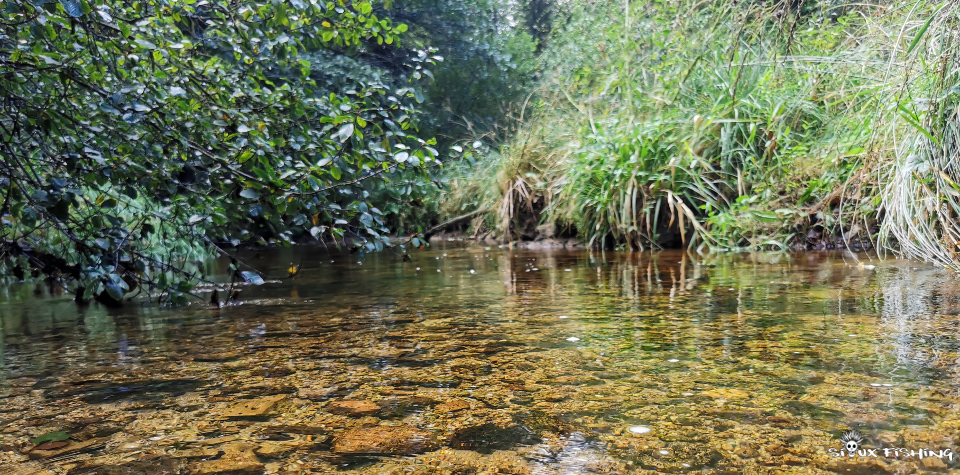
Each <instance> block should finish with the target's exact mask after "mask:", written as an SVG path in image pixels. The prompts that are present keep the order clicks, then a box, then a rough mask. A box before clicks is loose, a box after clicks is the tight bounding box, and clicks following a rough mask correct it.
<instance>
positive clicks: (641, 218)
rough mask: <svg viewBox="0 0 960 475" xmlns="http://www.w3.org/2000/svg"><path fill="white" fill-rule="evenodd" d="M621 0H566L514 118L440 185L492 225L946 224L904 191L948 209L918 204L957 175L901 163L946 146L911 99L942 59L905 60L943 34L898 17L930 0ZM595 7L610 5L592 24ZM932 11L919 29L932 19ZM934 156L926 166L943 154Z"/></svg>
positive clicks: (747, 235) (859, 241)
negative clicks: (538, 78)
mask: <svg viewBox="0 0 960 475" xmlns="http://www.w3.org/2000/svg"><path fill="white" fill-rule="evenodd" d="M637 3H638V4H629V3H628V4H626V5H625V4H623V3H620V2H616V3H610V4H607V3H604V4H602V5H596V6H595V7H594V8H597V10H596V11H592V10H590V9H589V8H587V7H584V8H582V9H581V10H580V11H578V12H576V15H579V17H577V18H581V19H583V20H581V21H579V22H578V21H574V20H571V21H570V22H568V25H570V26H568V29H567V30H563V29H561V30H559V31H558V32H557V33H556V36H557V38H556V39H554V40H553V41H552V43H551V44H552V45H553V48H555V49H556V51H554V52H553V53H551V54H545V55H544V56H542V57H541V59H542V61H543V63H544V64H543V68H544V77H545V78H546V79H545V80H544V82H543V84H542V86H541V88H540V90H539V91H538V92H537V93H536V94H535V95H534V96H533V97H532V99H530V100H529V101H528V102H529V106H526V105H525V107H524V108H523V113H524V114H525V115H526V120H524V121H522V123H521V126H520V131H519V132H518V133H517V134H516V135H515V136H514V137H513V138H512V139H511V140H510V141H508V142H507V143H506V144H504V145H503V146H502V147H501V149H500V151H499V153H498V154H496V155H491V156H489V157H487V160H488V161H487V162H486V164H485V165H484V166H481V167H478V168H475V169H473V170H472V172H468V173H465V174H461V175H460V176H459V177H458V180H457V183H455V184H454V186H453V187H452V191H453V193H452V195H453V196H454V197H455V199H454V200H453V202H454V203H457V204H458V206H460V207H461V208H468V207H470V206H473V205H474V204H475V205H476V206H480V205H481V203H480V202H481V201H482V202H484V203H496V204H497V205H496V206H490V207H489V209H490V216H489V217H488V218H487V220H486V221H485V225H486V226H489V227H492V228H496V229H498V230H499V231H500V233H502V236H504V237H507V238H510V239H519V238H523V237H524V233H526V232H527V229H528V228H529V226H527V227H526V228H524V227H523V226H522V225H521V224H522V223H521V222H522V221H524V220H526V221H529V220H530V219H535V220H537V222H538V223H548V224H556V225H558V226H559V227H560V228H561V229H568V230H570V231H571V232H575V233H577V234H578V235H580V237H581V238H582V239H584V240H585V241H587V242H588V243H590V244H593V245H606V246H611V245H619V246H624V247H629V248H632V249H646V248H656V247H667V246H670V247H673V246H684V245H685V246H694V247H700V246H705V247H710V248H713V249H718V248H720V249H743V248H757V247H760V248H778V249H787V248H797V247H803V246H807V247H811V246H812V247H817V246H819V247H828V246H833V245H838V246H846V247H869V246H871V245H873V244H874V243H873V242H871V241H870V239H869V238H872V237H874V236H875V235H876V234H877V233H876V231H877V230H878V228H879V227H880V226H881V225H883V226H884V227H883V229H884V232H883V233H881V234H880V237H881V238H882V239H883V240H882V242H881V243H882V244H884V245H886V246H891V245H893V244H894V243H897V242H904V241H910V240H911V239H912V238H911V237H910V236H911V235H912V234H917V233H921V234H925V235H927V236H934V238H933V239H934V240H936V239H939V237H936V236H944V237H945V236H950V238H951V239H954V238H957V239H955V240H954V242H958V241H960V228H956V229H955V228H953V227H952V224H950V223H952V221H950V219H949V216H950V215H942V213H940V215H941V216H940V218H939V219H940V220H941V222H940V224H938V225H937V226H939V227H937V228H935V229H932V228H927V229H924V228H916V229H910V227H911V226H917V225H914V224H909V223H913V221H912V220H913V219H914V218H915V217H916V216H917V215H918V213H919V214H921V215H922V211H923V210H921V209H918V208H917V207H918V206H921V207H922V206H927V207H930V206H932V208H931V209H938V208H937V206H940V207H941V208H948V209H951V210H960V207H955V206H954V203H953V202H952V201H950V202H948V203H946V204H943V205H932V204H929V203H928V204H924V203H927V202H929V201H930V200H933V201H936V200H942V198H943V196H944V195H949V196H951V197H952V196H954V195H953V193H956V192H957V191H958V190H960V188H958V187H957V185H956V183H960V179H954V178H952V171H945V172H944V173H945V174H946V175H947V178H943V176H942V175H941V174H937V173H933V174H930V175H929V177H928V178H927V179H929V180H942V181H940V182H937V183H936V185H937V186H936V187H930V186H929V185H927V186H926V187H924V182H923V180H920V181H917V182H914V181H911V180H912V179H909V176H912V175H911V174H912V171H910V172H908V171H905V170H912V168H911V167H913V168H916V166H917V165H916V163H915V162H916V160H917V158H916V157H919V156H923V157H940V159H939V160H940V162H944V161H949V158H947V157H949V156H950V153H951V152H952V150H953V149H952V148H949V147H947V148H944V147H945V146H944V145H943V144H944V143H952V142H950V140H952V139H949V140H948V138H944V139H943V140H939V139H935V138H931V137H930V136H932V135H933V134H931V133H929V132H928V131H927V128H928V127H929V126H930V125H932V124H933V122H932V119H931V117H933V116H932V115H931V114H930V112H927V111H920V112H916V111H914V112H911V111H913V107H914V105H916V104H919V103H921V102H923V101H925V100H926V99H922V98H920V97H917V96H922V97H924V98H926V97H930V95H929V94H928V92H934V91H936V90H939V91H941V93H942V92H944V91H950V89H949V87H953V85H954V84H956V82H955V81H954V79H953V76H951V75H954V74H956V73H955V72H954V71H953V70H949V72H947V71H948V70H940V69H936V71H939V73H938V75H932V76H931V75H927V76H926V77H928V78H929V79H920V78H919V77H918V75H919V76H923V75H924V74H926V73H925V71H926V72H931V71H934V69H935V68H939V66H935V64H943V61H941V63H934V62H928V61H924V58H927V57H930V54H931V52H932V51H935V50H936V51H941V52H942V51H945V49H944V48H945V46H944V42H945V41H947V38H949V37H950V35H949V34H947V33H946V30H944V32H943V33H941V36H942V39H941V40H938V41H939V42H940V43H938V44H936V45H934V44H930V43H929V42H928V39H927V38H926V37H925V36H923V35H929V31H926V30H924V29H923V24H917V22H916V21H914V20H912V18H918V17H922V16H923V14H925V13H930V14H932V13H933V10H934V9H935V6H928V5H925V4H918V3H912V4H909V5H908V4H898V5H892V6H883V5H874V6H864V5H861V6H857V7H855V8H854V7H849V8H846V9H845V10H844V9H827V8H822V9H820V10H819V11H820V13H816V11H814V12H813V13H811V10H810V9H807V10H804V11H794V10H791V8H790V6H789V5H788V4H778V5H775V6H773V7H766V6H763V5H762V4H760V3H746V4H743V3H741V4H736V5H735V4H733V3H731V2H721V1H716V2H687V1H682V0H681V1H679V2H643V3H639V2H637ZM611 9H618V11H620V12H622V18H623V20H622V21H621V22H619V23H617V24H614V25H607V26H605V27H600V24H599V23H598V22H596V21H594V19H596V18H600V17H603V18H609V11H611ZM814 10H815V9H814ZM603 11H605V12H606V15H601V12H603ZM937 11H940V12H941V13H939V15H940V16H938V17H936V18H939V19H938V20H936V21H934V22H933V23H931V24H932V25H933V26H932V27H931V26H928V27H927V29H928V30H929V29H930V28H933V27H937V28H940V29H943V28H946V25H948V23H949V22H948V21H947V20H946V19H945V18H941V17H943V16H944V14H943V13H942V7H941V9H940V10H937ZM952 11H955V10H952ZM591 22H592V23H591ZM585 25H587V26H589V25H592V26H591V27H585ZM897 25H899V28H897V27H896V26H897ZM931 31H932V30H931ZM584 32H587V33H584ZM591 32H593V33H591ZM584 35H586V38H584ZM565 38H566V41H565V40H564V39H565ZM571 38H576V39H577V40H579V41H574V40H573V39H571ZM950 47H951V48H952V47H953V46H952V45H951V46H950ZM937 54H939V55H940V56H937V58H944V57H946V56H943V54H946V53H937ZM923 55H926V56H923ZM571 57H573V58H580V59H579V60H577V61H571V60H570V58H571ZM949 58H950V59H951V61H952V58H953V57H952V56H949ZM950 64H951V65H952V64H953V63H950ZM924 68H927V69H924ZM948 69H949V68H948ZM949 97H954V96H953V95H951V96H949ZM941 102H943V101H941ZM946 102H949V100H946ZM937 107H939V108H941V109H943V107H944V106H942V105H939V106H937ZM937 117H941V119H940V120H941V121H943V120H945V119H943V117H946V114H944V113H940V114H939V116H937ZM950 120H953V119H950ZM951 123H952V122H951ZM941 128H944V127H942V126H941ZM947 129H949V128H944V132H943V134H944V137H952V136H953V135H950V134H951V132H949V131H947ZM951 130H952V129H951ZM938 133H939V132H938ZM934 145H936V147H934ZM937 147H939V148H937ZM918 150H921V151H922V150H925V152H922V153H918V152H917V151H918ZM911 153H912V154H913V155H912V156H913V158H911V159H906V158H905V157H907V156H911V155H910V154H911ZM926 160H927V161H930V160H933V158H930V159H926ZM906 162H909V163H912V164H913V165H909V164H906V165H905V164H904V163H906ZM940 162H938V163H939V164H937V163H934V164H932V165H929V167H930V168H929V170H939V171H944V170H952V165H948V164H946V163H940ZM897 177H900V178H899V179H898V178H897ZM948 179H949V180H952V181H947V180H948ZM898 183H899V184H898ZM951 183H953V184H952V185H951ZM891 187H893V188H891ZM479 188H482V189H484V190H485V192H484V194H478V193H475V192H474V190H476V189H479ZM924 194H926V198H923V197H922V196H921V197H918V196H917V195H924ZM491 196H494V198H490V197H491ZM956 196H960V194H958V195H956ZM897 197H899V198H897ZM951 199H952V198H951ZM924 200H927V201H926V202H925V201H924ZM950 212H951V213H955V212H956V211H950ZM524 213H525V214H526V215H529V216H533V218H530V217H527V218H522V216H524ZM934 214H937V213H934ZM518 216H521V218H518ZM898 220H899V221H898ZM904 220H906V221H904ZM894 223H899V224H896V225H894ZM931 223H932V222H931ZM948 224H949V226H948ZM931 225H932V224H931ZM922 246H923V248H921V250H922V249H926V248H931V246H934V244H933V243H930V242H927V243H924V244H922ZM902 249H905V250H907V251H908V252H913V253H914V254H917V255H921V257H924V256H926V255H928V254H930V251H929V250H927V251H925V252H926V254H923V253H919V254H918V253H917V252H916V251H913V250H911V249H912V248H911V247H909V246H905V247H903V248H902ZM958 249H960V248H958ZM950 256H951V257H950V258H951V259H953V257H952V254H951V255H950ZM942 259H946V256H943V257H942Z"/></svg>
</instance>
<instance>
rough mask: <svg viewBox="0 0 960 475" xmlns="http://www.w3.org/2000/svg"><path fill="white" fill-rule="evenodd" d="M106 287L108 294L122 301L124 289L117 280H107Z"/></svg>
mask: <svg viewBox="0 0 960 475" xmlns="http://www.w3.org/2000/svg"><path fill="white" fill-rule="evenodd" d="M104 288H105V289H106V291H107V295H109V296H110V297H113V299H114V300H117V301H120V300H121V299H123V289H121V288H120V285H118V284H117V283H116V282H107V283H106V284H104Z"/></svg>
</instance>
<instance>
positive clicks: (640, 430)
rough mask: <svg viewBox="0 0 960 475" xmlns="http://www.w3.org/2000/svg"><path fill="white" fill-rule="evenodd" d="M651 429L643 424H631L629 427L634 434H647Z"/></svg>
mask: <svg viewBox="0 0 960 475" xmlns="http://www.w3.org/2000/svg"><path fill="white" fill-rule="evenodd" d="M651 431H653V429H651V428H649V427H644V426H633V427H631V428H630V432H632V433H634V434H647V433H649V432H651Z"/></svg>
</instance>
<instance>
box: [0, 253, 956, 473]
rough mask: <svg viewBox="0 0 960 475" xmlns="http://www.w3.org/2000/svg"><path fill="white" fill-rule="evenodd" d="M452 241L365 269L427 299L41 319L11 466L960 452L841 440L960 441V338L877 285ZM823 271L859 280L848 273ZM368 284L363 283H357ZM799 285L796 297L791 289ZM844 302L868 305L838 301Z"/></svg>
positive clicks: (20, 373)
mask: <svg viewBox="0 0 960 475" xmlns="http://www.w3.org/2000/svg"><path fill="white" fill-rule="evenodd" d="M461 252H464V251H461ZM452 254H453V253H452V252H451V253H450V255H446V256H444V255H441V254H440V253H437V254H436V256H432V255H431V256H430V257H438V259H431V260H428V259H426V258H423V257H422V258H421V262H419V263H413V264H410V263H406V264H404V263H399V262H397V263H392V262H390V263H386V264H383V265H382V266H381V267H380V268H378V270H377V271H376V272H373V275H372V276H371V275H366V276H365V277H366V278H367V279H375V278H376V277H377V276H380V278H381V279H383V280H382V281H381V282H380V283H381V284H383V285H385V286H389V285H392V283H393V282H395V281H394V280H391V279H397V272H403V273H404V274H403V275H401V277H403V278H404V279H410V280H413V279H421V282H420V285H421V287H420V288H419V290H418V289H416V288H412V287H403V288H400V289H396V288H394V289H393V290H391V291H390V292H386V293H385V295H374V296H369V292H368V293H367V295H368V296H367V298H364V297H362V296H358V294H351V293H350V292H339V293H337V296H335V297H334V296H331V297H329V298H326V297H324V298H321V297H320V293H319V292H314V293H316V295H309V296H300V295H302V294H304V293H309V292H310V291H307V292H305V291H304V289H305V288H307V287H304V286H303V285H301V286H300V287H299V288H298V289H297V290H296V294H297V296H293V295H292V294H291V296H290V297H288V298H284V299H276V298H275V297H274V298H271V299H266V298H265V299H262V300H255V299H253V300H249V301H247V302H245V304H244V305H240V306H236V307H233V308H226V309H220V310H213V309H209V308H204V307H202V306H200V305H197V306H192V307H191V308H188V309H183V310H170V311H168V312H173V313H176V315H171V314H165V313H163V312H160V313H158V314H157V316H156V317H149V318H147V317H138V318H134V319H127V321H124V320H123V319H122V318H120V319H119V320H118V319H117V317H116V316H112V317H111V318H113V319H114V321H116V322H117V323H116V327H115V328H114V330H113V333H112V335H114V336H115V337H117V338H115V339H114V340H111V339H110V338H106V339H104V338H100V339H99V340H98V339H96V338H92V337H90V336H89V334H87V335H86V336H84V334H83V331H81V330H76V329H74V330H72V331H75V332H76V333H71V332H67V333H66V336H64V334H62V333H61V334H60V335H59V336H58V337H56V338H53V337H51V338H46V337H44V338H40V342H41V343H42V344H38V343H37V338H38V337H37V336H36V335H33V336H31V335H13V336H11V335H9V334H8V335H7V336H6V340H5V341H6V346H5V354H6V367H5V368H6V373H5V374H6V377H5V378H4V379H3V380H2V382H0V401H2V405H0V421H2V424H0V427H2V432H0V467H8V468H9V467H13V468H14V470H16V472H15V473H24V474H26V473H71V474H81V473H98V474H114V473H115V474H129V473H171V474H173V473H197V474H213V473H230V472H242V473H269V474H273V473H290V474H293V473H357V474H390V473H395V474H401V473H403V474H409V473H417V474H467V473H513V474H528V473H531V474H532V473H537V474H540V473H543V474H551V473H557V474H567V473H663V472H666V473H864V474H866V473H914V472H926V471H934V472H935V471H944V472H945V471H949V470H956V468H957V467H958V461H957V456H954V457H953V458H952V459H948V458H945V457H924V458H919V457H916V456H913V457H911V456H909V455H907V456H899V457H891V456H869V455H865V456H861V457H853V458H850V457H838V456H836V455H835V453H832V452H831V449H840V448H842V443H841V442H840V436H841V434H843V433H844V432H846V431H848V430H850V429H852V428H855V429H858V430H860V431H861V432H862V433H863V435H864V440H863V443H862V446H863V447H865V448H871V449H882V448H885V447H886V448H889V447H904V448H908V449H910V448H913V449H920V448H924V449H935V450H940V449H947V448H951V449H952V448H955V447H956V446H957V444H958V443H960V414H958V413H957V411H956V408H957V407H960V397H958V393H957V390H956V388H957V387H960V385H958V383H960V379H958V378H957V374H956V369H955V364H956V361H957V358H958V354H957V347H958V346H957V345H955V343H956V340H955V339H953V337H949V341H946V342H945V341H943V340H942V339H940V340H938V339H929V338H928V339H926V340H924V339H923V338H915V339H912V340H911V343H910V345H908V346H905V345H904V343H903V341H902V339H903V337H904V336H903V335H904V333H903V332H902V331H901V332H900V333H896V331H897V328H898V325H902V324H903V323H904V322H903V321H898V320H897V319H895V318H893V319H890V318H885V317H884V314H883V310H880V311H877V310H876V309H877V308H878V306H877V305H880V307H879V308H882V307H883V305H884V304H883V303H882V302H881V303H879V304H878V302H877V301H876V300H871V301H864V300H860V301H858V300H857V299H856V298H855V299H853V301H849V300H848V301H846V302H843V301H842V300H843V299H844V295H845V292H849V291H851V289H853V288H854V287H857V286H859V285H861V284H864V283H867V284H870V283H871V282H873V279H875V278H876V277H875V276H871V275H863V274H862V271H858V270H856V269H846V268H840V267H838V266H836V263H835V262H834V261H829V260H827V261H824V262H820V263H817V265H816V266H815V269H814V271H813V272H805V273H804V272H800V273H798V274H795V275H796V276H797V278H796V279H795V280H793V281H790V280H780V279H782V277H783V276H784V275H785V273H784V268H783V266H784V265H785V264H776V263H774V264H766V265H764V266H761V267H760V268H759V270H758V269H757V268H756V266H755V264H756V263H750V265H751V266H752V267H753V270H752V271H751V272H749V273H748V277H749V278H747V277H743V276H739V277H738V279H740V283H739V284H736V285H735V286H731V284H730V283H729V282H728V280H729V279H728V278H729V277H730V276H729V273H731V272H733V273H736V272H737V269H738V268H737V266H743V265H744V264H743V263H742V262H738V261H733V262H730V263H721V264H719V268H718V267H717V266H718V265H717V264H714V267H709V266H705V265H701V266H700V267H699V268H698V267H697V266H696V265H695V264H694V263H684V264H683V265H684V266H690V267H689V268H687V269H684V270H681V269H680V268H678V267H677V265H676V264H667V263H666V262H664V265H663V266H661V267H658V268H657V269H656V272H653V268H652V267H650V266H647V265H644V264H649V262H647V263H644V262H634V261H629V260H623V261H618V262H614V264H615V265H613V266H611V265H609V262H608V263H607V264H606V265H596V262H594V261H589V260H583V258H582V256H577V255H573V254H571V255H569V256H566V257H564V256H561V257H553V258H550V259H545V258H543V257H532V259H536V260H533V261H531V260H529V259H531V257H530V256H529V255H520V256H521V257H520V258H516V257H510V256H509V255H508V256H506V260H504V259H503V258H500V259H498V257H503V256H500V255H497V254H493V256H491V253H489V252H488V253H473V254H468V255H465V256H463V257H462V258H461V259H460V260H458V261H457V260H454V259H456V258H457V256H456V255H452ZM446 259H449V261H447V260H446ZM672 262H677V260H676V259H675V258H674V259H673V260H672ZM591 264H593V265H591ZM364 265H368V264H366V263H365V264H364ZM417 265H419V267H418V269H419V270H416V271H414V270H409V271H408V270H402V271H396V268H395V266H409V267H413V266H417ZM428 265H429V267H428ZM531 269H536V270H531ZM566 269H570V270H569V271H567V270H566ZM824 269H827V270H828V271H830V269H832V271H831V272H835V273H836V274H835V275H833V277H829V278H825V277H824V275H823V274H824ZM437 271H439V272H437ZM469 271H474V272H473V273H471V272H469ZM793 271H797V269H793ZM346 272H348V273H359V272H362V271H361V270H360V269H357V268H351V269H350V270H348V271H346ZM371 272H372V271H371ZM407 272H409V273H407ZM624 272H627V275H626V276H625V275H624V274H623V273H624ZM671 272H672V273H674V274H675V277H674V279H673V281H670V280H669V276H670V274H671ZM681 272H683V273H684V275H683V278H682V279H681V278H679V277H680V273H681ZM857 272H860V274H857ZM891 272H901V271H891ZM383 273H390V274H389V275H390V276H392V277H390V278H389V279H388V278H386V277H384V276H383V275H380V274H383ZM445 273H446V274H455V276H444V274H445ZM710 273H716V274H724V273H726V277H723V276H719V277H718V276H713V277H711V275H710ZM818 273H819V274H818ZM436 274H440V276H437V275H436ZM530 274H533V276H530ZM788 274H789V272H788ZM818 275H819V277H818ZM651 276H652V277H651ZM353 278H360V277H358V276H355V275H353V274H349V275H348V276H347V277H346V280H347V281H348V282H349V281H350V279H353ZM471 279H473V280H471ZM805 279H813V280H814V282H813V283H817V282H819V283H820V284H821V285H819V286H816V285H811V282H807V281H806V280H805ZM817 279H819V280H817ZM831 279H839V281H841V284H840V285H833V286H831V283H830V282H831ZM845 279H846V280H845ZM851 279H852V281H851ZM424 280H426V283H424ZM771 280H772V281H771ZM843 282H846V283H843ZM344 285H345V284H344ZM648 285H649V287H648V288H646V286H648ZM870 285H873V284H870ZM424 287H426V289H424ZM874 288H875V289H879V290H882V289H883V288H884V287H883V282H882V281H881V282H880V284H878V285H877V286H876V287H874ZM493 289H499V290H496V291H495V290H493ZM287 290H288V291H289V289H287ZM494 292H499V294H496V293H494ZM491 294H492V295H491ZM862 298H865V297H862ZM874 298H876V297H875V296H874ZM887 298H888V299H892V297H887ZM738 301H739V304H738V303H737V302H738ZM778 301H783V302H784V307H783V308H781V307H777V305H775V304H771V302H774V303H775V302H778ZM791 302H794V303H791ZM811 302H817V304H816V305H814V304H812V303H811ZM838 302H839V303H838ZM820 303H823V305H822V306H821V305H819V304H820ZM837 305H839V307H837ZM791 308H792V310H791ZM834 308H840V313H843V314H845V315H847V316H846V317H843V318H840V317H838V315H837V314H836V313H834V314H829V313H827V310H826V309H834ZM870 308H873V309H874V310H873V312H874V313H869V309H870ZM854 310H856V311H854ZM830 311H833V312H836V311H835V310H830ZM936 314H937V313H936V312H935V311H933V312H932V313H931V314H930V315H928V316H927V317H922V316H917V317H916V318H913V319H910V320H909V322H910V333H909V334H910V335H943V334H945V332H947V331H949V330H952V329H953V328H954V326H955V324H954V323H953V321H952V320H951V319H948V318H936V317H934V316H932V315H936ZM85 331H87V332H89V329H87V330H85ZM121 334H122V335H123V341H124V342H125V343H124V345H123V346H117V343H116V340H117V339H118V337H119V335H121ZM890 335H893V336H890ZM898 338H900V340H898ZM931 338H932V337H931ZM104 342H106V343H104ZM905 351H909V352H912V353H910V355H906V356H909V357H910V358H912V359H908V358H906V356H905V354H904V352H905ZM907 362H909V363H910V364H908V363H907ZM880 453H881V454H882V451H881V452H880Z"/></svg>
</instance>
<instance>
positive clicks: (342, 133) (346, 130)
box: [336, 123, 353, 179]
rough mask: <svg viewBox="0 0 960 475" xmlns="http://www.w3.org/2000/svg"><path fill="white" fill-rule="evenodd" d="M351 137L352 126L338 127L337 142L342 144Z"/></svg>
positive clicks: (350, 124) (349, 124)
mask: <svg viewBox="0 0 960 475" xmlns="http://www.w3.org/2000/svg"><path fill="white" fill-rule="evenodd" d="M351 135H353V124H352V123H348V124H344V126H343V127H340V130H338V131H337V134H336V137H337V139H338V140H340V142H341V143H343V142H346V141H347V139H349V138H350V136H351ZM338 179H339V178H338Z"/></svg>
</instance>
